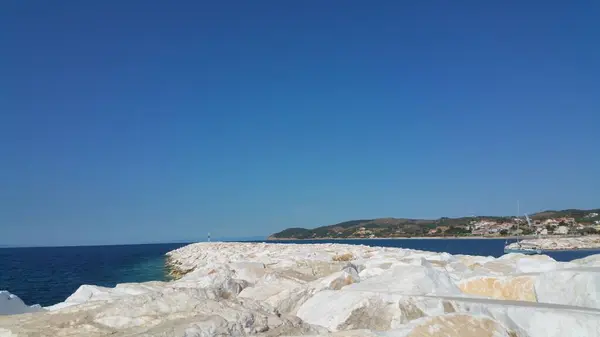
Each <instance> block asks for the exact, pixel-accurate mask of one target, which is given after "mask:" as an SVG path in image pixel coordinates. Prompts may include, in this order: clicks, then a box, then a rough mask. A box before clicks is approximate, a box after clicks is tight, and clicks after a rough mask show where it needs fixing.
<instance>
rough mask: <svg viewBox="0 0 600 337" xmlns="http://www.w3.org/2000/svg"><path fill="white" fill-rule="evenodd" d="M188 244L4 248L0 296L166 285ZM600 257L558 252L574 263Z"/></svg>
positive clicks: (478, 242)
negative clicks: (172, 260)
mask: <svg viewBox="0 0 600 337" xmlns="http://www.w3.org/2000/svg"><path fill="white" fill-rule="evenodd" d="M281 242H282V243H328V242H335V243H345V244H363V245H370V246H382V247H401V248H411V249H421V250H429V251H436V252H448V253H450V254H469V255H486V256H487V255H491V256H495V257H498V256H501V255H502V254H503V249H504V242H505V241H504V240H493V239H450V240H447V239H369V240H335V241H326V240H315V241H281ZM184 245H186V244H185V243H170V244H146V245H122V246H84V247H39V248H0V290H8V291H10V292H11V293H13V294H16V295H18V296H19V297H20V298H21V299H23V301H25V303H27V304H40V305H42V306H48V305H52V304H55V303H58V302H62V301H64V300H65V299H66V298H67V297H68V296H69V295H71V294H72V293H73V292H74V291H75V290H77V288H78V287H79V286H80V285H82V284H96V285H101V286H106V287H114V286H115V285H116V284H118V283H125V282H145V281H161V280H166V279H167V274H166V270H165V260H164V258H165V253H167V252H168V251H171V250H173V249H177V248H179V247H182V246H184ZM592 254H600V250H598V251H568V252H553V253H549V254H548V255H550V256H552V257H553V258H554V259H556V260H558V261H570V260H573V259H578V258H582V257H585V256H588V255H592Z"/></svg>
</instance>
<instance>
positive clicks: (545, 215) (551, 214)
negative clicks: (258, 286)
mask: <svg viewBox="0 0 600 337" xmlns="http://www.w3.org/2000/svg"><path fill="white" fill-rule="evenodd" d="M590 213H598V214H600V209H594V210H580V209H568V210H563V211H553V210H550V211H544V212H540V213H536V214H532V215H530V217H531V219H532V220H545V219H550V218H563V217H567V218H575V220H576V221H577V222H582V223H592V222H594V221H597V220H600V216H596V217H589V216H588V215H589V214H590ZM481 220H491V221H498V222H512V221H514V217H512V216H477V217H462V218H446V217H442V218H440V219H405V218H378V219H362V220H350V221H345V222H340V223H337V224H333V225H327V226H321V227H317V228H313V229H306V228H288V229H285V230H283V231H281V232H278V233H275V234H272V235H271V236H269V238H268V239H269V240H280V239H284V240H302V239H323V238H340V239H343V238H359V237H370V236H374V237H380V238H393V237H410V236H426V235H430V234H429V233H430V231H431V230H432V229H437V228H438V227H441V226H443V227H442V228H444V230H445V233H446V234H447V235H467V231H466V230H465V227H466V226H468V225H469V224H470V223H472V222H474V221H481ZM431 235H435V234H431Z"/></svg>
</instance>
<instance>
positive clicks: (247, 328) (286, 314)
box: [0, 243, 600, 337]
mask: <svg viewBox="0 0 600 337" xmlns="http://www.w3.org/2000/svg"><path fill="white" fill-rule="evenodd" d="M168 258H169V265H170V267H171V268H172V270H174V271H175V273H174V274H175V275H184V276H183V277H181V278H180V279H178V280H175V281H171V282H148V283H141V284H120V285H117V286H116V287H115V288H104V287H97V286H90V285H86V286H81V287H80V288H79V289H78V290H77V291H76V292H75V293H74V294H73V295H71V296H70V297H69V298H68V299H67V300H66V301H65V302H63V303H60V304H57V305H55V306H51V307H50V309H52V311H47V312H41V313H34V314H31V315H18V316H0V336H1V337H4V336H2V335H1V334H4V335H6V336H9V335H10V337H14V336H13V335H15V336H70V337H74V336H86V337H96V336H106V335H111V336H113V337H134V336H137V337H141V336H144V337H150V336H162V337H172V336H175V337H184V336H185V337H191V336H247V335H258V336H285V335H288V336H296V335H298V336H300V335H304V336H306V335H315V336H337V337H343V336H348V337H350V336H352V337H357V336H363V337H365V336H379V337H381V336H388V337H394V336H400V337H409V336H410V337H416V336H439V335H444V336H461V337H462V336H478V337H479V336H489V337H492V336H493V337H507V336H511V337H513V336H518V337H546V336H552V337H559V336H578V337H592V336H594V337H598V336H600V330H599V329H600V304H599V303H600V299H599V297H598V296H600V295H599V294H600V288H599V285H600V279H599V278H598V275H600V271H599V270H600V268H597V267H596V266H597V261H600V258H597V257H589V258H586V259H580V260H578V261H573V262H572V263H564V262H557V261H555V260H554V259H551V258H549V257H547V256H526V255H522V254H507V255H505V256H502V257H500V258H497V259H496V258H493V257H489V256H488V257H480V256H479V257H478V256H467V255H456V256H452V255H450V254H447V253H435V252H424V251H416V250H409V249H397V248H378V247H367V246H355V245H338V244H306V245H299V244H264V243H259V244H251V243H201V244H193V245H189V246H186V247H182V248H180V249H178V250H175V251H173V252H170V253H169V254H168Z"/></svg>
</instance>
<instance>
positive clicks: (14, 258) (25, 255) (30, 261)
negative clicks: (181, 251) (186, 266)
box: [0, 243, 186, 306]
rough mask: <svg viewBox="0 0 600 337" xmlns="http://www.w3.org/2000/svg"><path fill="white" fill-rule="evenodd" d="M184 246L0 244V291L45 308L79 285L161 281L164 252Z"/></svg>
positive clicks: (180, 244) (111, 284)
mask: <svg viewBox="0 0 600 337" xmlns="http://www.w3.org/2000/svg"><path fill="white" fill-rule="evenodd" d="M185 245H186V244H185V243H177V244H149V245H123V246H83V247H36V248H0V290H8V291H10V292H11V293H13V294H15V295H17V296H19V297H20V298H21V299H22V300H23V301H24V302H25V303H27V304H36V303H38V304H40V305H42V306H48V305H52V304H55V303H58V302H62V301H64V300H65V299H66V298H67V297H68V296H69V295H71V294H72V293H73V292H74V291H75V290H77V288H79V286H80V285H82V284H96V285H100V286H106V287H114V286H115V285H116V284H117V283H125V282H145V281H154V280H164V279H166V271H165V263H164V262H165V261H164V255H165V253H167V252H168V251H171V250H173V249H177V248H179V247H182V246H185Z"/></svg>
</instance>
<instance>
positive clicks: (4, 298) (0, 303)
mask: <svg viewBox="0 0 600 337" xmlns="http://www.w3.org/2000/svg"><path fill="white" fill-rule="evenodd" d="M43 310H44V309H42V307H40V306H39V305H32V306H28V305H26V304H25V303H24V302H23V301H22V300H21V299H20V298H19V297H18V296H17V295H13V294H11V293H9V292H8V291H6V290H0V315H16V314H24V313H28V312H38V311H43Z"/></svg>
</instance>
